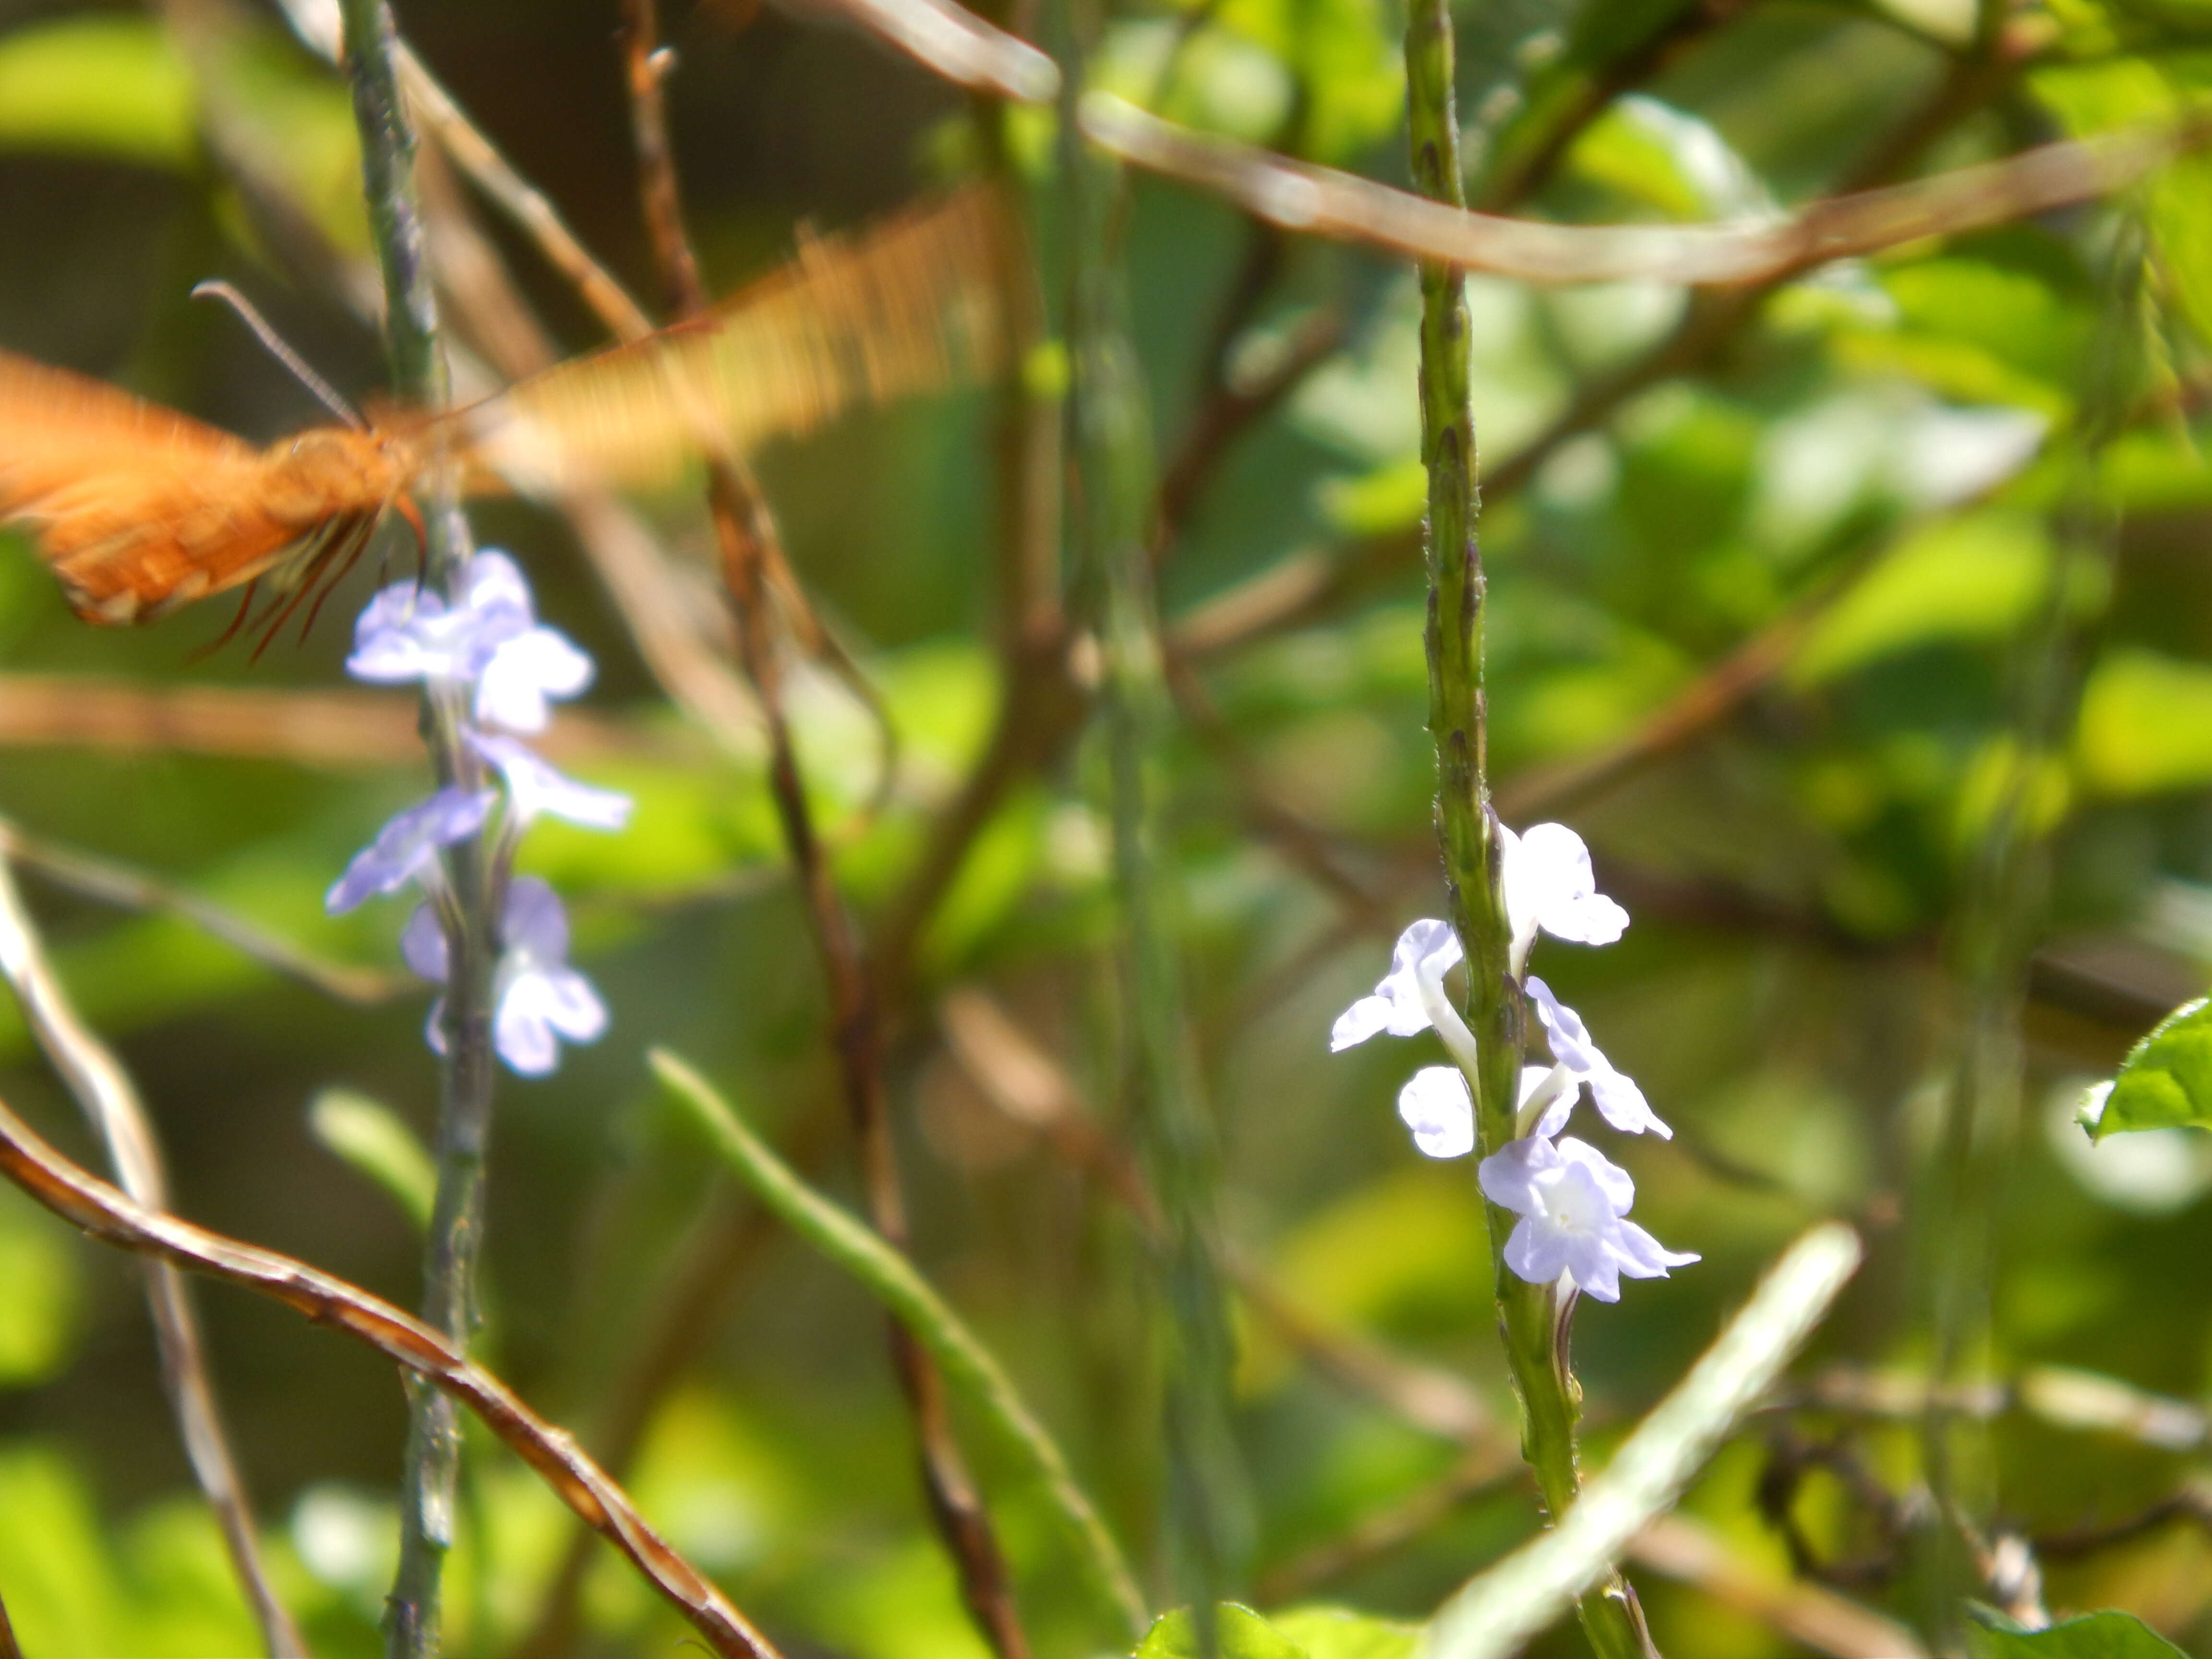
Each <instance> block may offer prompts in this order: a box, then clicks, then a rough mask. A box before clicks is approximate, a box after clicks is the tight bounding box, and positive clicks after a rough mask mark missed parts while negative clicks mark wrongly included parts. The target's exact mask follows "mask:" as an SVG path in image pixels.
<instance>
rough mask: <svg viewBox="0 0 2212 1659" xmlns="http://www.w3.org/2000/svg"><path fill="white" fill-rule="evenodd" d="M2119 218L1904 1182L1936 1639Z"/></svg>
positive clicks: (1978, 1519) (2099, 502)
mask: <svg viewBox="0 0 2212 1659" xmlns="http://www.w3.org/2000/svg"><path fill="white" fill-rule="evenodd" d="M2145 262H2146V261H2145V254H2144V252H2143V248H2142V229H2141V227H2140V226H2139V225H2137V224H2136V223H2134V222H2122V223H2121V224H2120V226H2119V227H2118V234H2116V236H2115V237H2114V239H2113V244H2112V246H2111V247H2110V248H2108V249H2107V250H2106V254H2105V270H2104V283H2103V291H2102V294H2101V295H2100V301H2101V303H2100V308H2099V311H2098V318H2097V326H2096V328H2095V330H2094V331H2093V333H2092V335H2091V337H2090V340H2089V343H2088V347H2087V350H2086V352H2085V354H2084V357H2083V362H2082V369H2081V388H2082V389H2081V403H2080V405H2079V407H2078V409H2077V410H2076V413H2075V422H2074V429H2073V431H2072V432H2071V433H2070V434H2069V438H2070V441H2071V444H2072V447H2073V451H2074V453H2073V454H2072V456H2071V457H2070V461H2071V467H2070V473H2069V477H2068V479H2067V483H2066V489H2065V493H2064V495H2063V497H2062V498H2061V500H2060V501H2059V503H2058V506H2057V511H2056V513H2055V514H2054V518H2053V535H2052V547H2051V562H2050V568H2049V573H2048V575H2047V578H2046V586H2045V590H2044V593H2043V596H2042V599H2041V602H2040V604H2039V605H2038V606H2037V608H2036V610H2035V611H2034V613H2033V615H2032V616H2031V617H2030V618H2029V620H2028V622H2027V625H2026V626H2025V627H2024V628H2023V629H2022V630H2021V635H2020V636H2019V638H2018V639H2017V640H2016V641H2015V644H2014V648H2013V652H2012V655H2011V660H2010V662H2009V664H2008V669H2009V684H2008V687H2007V692H2008V696H2007V704H2008V708H2007V713H2008V717H2009V718H2008V724H2007V731H2006V735H2005V747H2004V748H2003V749H2002V750H2000V751H1999V753H1998V755H1997V756H1996V759H1997V760H1998V762H1999V763H2001V764H2002V767H2003V768H2004V771H2003V781H2002V787H2000V788H1999V789H1998V790H1997V791H1996V799H1995V800H1994V802H1993V804H1992V805H1991V807H1990V816H1989V819H1988V822H1987V823H1986V824H1985V825H1984V828H1983V831H1982V834H1981V836H1980V837H1979V839H1978V842H1977V843H1976V845H1975V847H1974V849H1973V854H1972V861H1971V862H1970V864H1969V865H1968V866H1967V869H1966V874H1965V879H1964V883H1963V890H1962V892H1961V896H1960V905H1959V910H1958V914H1957V916H1956V918H1955V919H1954V925H1953V927H1952V930H1951V934H1950V937H1949V939H1948V941H1947V944H1948V957H1949V963H1948V966H1949V969H1950V973H1951V975H1952V979H1953V982H1954V986H1955V987H1956V989H1957V994H1958V995H1959V998H1960V1006H1961V1018H1960V1029H1959V1031H1958V1033H1957V1036H1956V1041H1955V1048H1954V1054H1953V1056H1952V1073H1951V1087H1950V1089H1949V1090H1948V1092H1947V1094H1946V1097H1945V1098H1944V1102H1943V1112H1942V1120H1941V1122H1940V1123H1939V1125H1938V1130H1937V1133H1936V1137H1935V1144H1934V1147H1933V1150H1932V1152H1931V1154H1930V1156H1929V1159H1928V1160H1927V1162H1926V1164H1924V1165H1923V1169H1922V1171H1921V1179H1920V1183H1919V1189H1918V1191H1917V1194H1916V1209H1917V1215H1916V1222H1917V1225H1916V1229H1915V1231H1916V1234H1917V1239H1916V1250H1915V1255H1916V1257H1917V1272H1918V1274H1919V1278H1920V1285H1919V1292H1920V1297H1921V1303H1922V1306H1921V1310H1920V1312H1921V1318H1922V1321H1923V1329H1924V1331H1925V1333H1926V1336H1927V1340H1928V1355H1929V1383H1930V1386H1929V1391H1928V1398H1929V1408H1928V1414H1927V1417H1926V1419H1924V1421H1923V1424H1922V1425H1921V1429H1922V1453H1923V1457H1924V1459H1925V1461H1926V1464H1927V1478H1928V1487H1929V1492H1930V1494H1931V1495H1932V1496H1933V1497H1934V1498H1935V1500H1936V1504H1935V1508H1936V1518H1935V1522H1934V1524H1933V1525H1932V1526H1931V1527H1930V1528H1929V1529H1928V1532H1927V1534H1925V1536H1924V1537H1923V1539H1922V1540H1921V1541H1920V1544H1921V1547H1920V1550H1919V1552H1918V1555H1919V1559H1917V1562H1916V1563H1915V1566H1916V1577H1917V1580H1918V1585H1917V1588H1918V1590H1919V1595H1918V1601H1919V1607H1918V1614H1919V1619H1920V1622H1921V1625H1922V1627H1923V1630H1924V1631H1925V1632H1926V1633H1927V1635H1928V1636H1929V1638H1930V1640H1931V1642H1932V1643H1933V1644H1935V1645H1936V1646H1937V1647H1938V1648H1939V1649H1941V1650H1945V1651H1948V1650H1951V1649H1954V1648H1955V1647H1956V1646H1957V1645H1958V1643H1959V1641H1960V1639H1961V1631H1962V1628H1963V1620H1964V1616H1965V1598H1966V1597H1967V1596H1968V1595H1975V1594H1978V1593H1979V1592H1980V1590H1981V1589H1983V1585H1982V1583H1981V1578H1982V1575H1981V1573H1980V1572H1979V1571H1977V1569H1976V1566H1975V1564H1974V1561H1973V1559H1972V1552H1971V1551H1970V1549H1969V1546H1968V1538H1969V1536H1970V1535H1971V1534H1985V1533H1986V1531H1987V1528H1988V1525H1989V1522H1990V1511H1991V1510H1993V1509H1994V1508H1995V1506H1996V1505H1995V1497H1996V1492H1995V1488H1996V1468H1995V1459H1994V1456H1993V1455H1992V1453H1991V1451H1990V1444H1989V1431H1988V1426H1987V1425H1986V1424H1983V1423H1979V1422H1977V1421H1975V1420H1973V1419H1971V1418H1969V1417H1965V1416H1962V1415H1961V1414H1960V1413H1958V1412H1957V1411H1956V1410H1955V1409H1954V1408H1953V1407H1951V1406H1950V1405H1949V1404H1948V1402H1949V1401H1955V1400H1957V1399H1959V1398H1960V1397H1961V1396H1962V1395H1963V1393H1964V1390H1965V1386H1966V1384H1967V1383H1970V1382H1972V1381H1973V1380H1976V1379H1978V1378H1979V1377H1982V1376H1986V1375H1987V1372H1988V1370H1989V1365H1990V1295H1991V1291H1992V1289H1993V1286H1994V1281H1995V1278H1996V1267H1997V1246H1998V1239H1997V1228H1998V1225H1999V1220H2000V1214H2001V1206H2002V1202H2003V1199H2004V1194H2005V1191H2006V1187H2007V1183H2008V1175H2009V1172H2010V1165H2011V1161H2012V1153H2013V1146H2014V1142H2015V1139H2016V1138H2017V1136H2018V1133H2019V1121H2020V1107H2021V1086H2022V1079H2023V1076H2024V1073H2025V1069H2026V1065H2027V1055H2026V1050H2025V1046H2024V1040H2023V1037H2022V1035H2021V1018H2022V1011H2023V1009H2024V1007H2025V1006H2026V1002H2027V969H2028V963H2029V958H2030V957H2032V955H2033V951H2034V948H2035V944H2036V939H2037V935H2038V933H2039V931H2040V929H2041V927H2042V924H2043V918H2044V911H2045V893H2046V889H2047V887H2048V884H2049V880H2050V867H2049V866H2050V847H2051V834H2052V832H2053V831H2054V830H2055V829H2057V827H2058V821H2059V812H2058V811H2057V805H2056V804H2055V797H2056V796H2057V793H2058V791H2060V790H2061V789H2063V787H2064V786H2063V779H2064V777H2065V775H2066V774H2065V766H2066V760H2065V756H2066V744H2067V740H2068V737H2069V733H2070V732H2072V731H2073V729H2074V726H2075V721H2076V719H2077V716H2078V714H2079V705H2080V699H2081V683H2082V671H2081V670H2082V664H2083V661H2084V660H2085V659H2086V657H2087V650H2086V648H2085V646H2086V635H2087V631H2088V630H2089V629H2093V627H2095V626H2096V624H2097V623H2098V622H2099V620H2100V617H2101V616H2102V606H2101V604H2100V603H2097V602H2095V601H2090V602H2087V603H2085V599H2086V598H2087V596H2090V595H2102V594H2106V593H2108V592H2110V591H2111V586H2112V580H2111V568H2110V567H2111V563H2112V557H2113V555H2114V551H2115V549H2116V548H2117V546H2118V523H2117V522H2116V520H2115V519H2114V517H2113V515H2112V511H2111V509H2110V507H2108V506H2107V505H2106V503H2107V502H2108V501H2109V494H2108V491H2107V489H2106V486H2105V485H2104V483H2103V481H2102V480H2101V478H2100V463H2101V458H2102V456H2103V453H2104V450H2105V448H2106V446H2107V445H2108V444H2110V443H2111V441H2112V439H2113V438H2114V437H2116V436H2117V435H2118V433H2119V432H2120V430H2121V429H2122V428H2123V426H2124V423H2125V421H2126V418H2127V416H2128V412H2129V411H2130V410H2131V409H2132V408H2133V407H2134V406H2135V405H2136V399H2137V398H2138V396H2139V395H2140V392H2139V387H2138V385H2137V379H2138V376H2139V374H2140V371H2141V361H2140V346H2141V342H2140V339H2139V337H2138V331H2139V329H2140V327H2141V317H2140V313H2139V309H2138V307H2139V306H2140V303H2141V300H2142V292H2141V283H2142V271H2143V270H2144V268H2145Z"/></svg>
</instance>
